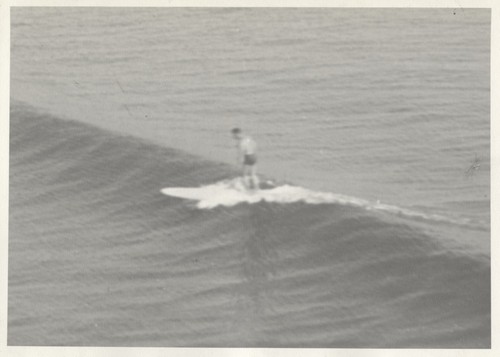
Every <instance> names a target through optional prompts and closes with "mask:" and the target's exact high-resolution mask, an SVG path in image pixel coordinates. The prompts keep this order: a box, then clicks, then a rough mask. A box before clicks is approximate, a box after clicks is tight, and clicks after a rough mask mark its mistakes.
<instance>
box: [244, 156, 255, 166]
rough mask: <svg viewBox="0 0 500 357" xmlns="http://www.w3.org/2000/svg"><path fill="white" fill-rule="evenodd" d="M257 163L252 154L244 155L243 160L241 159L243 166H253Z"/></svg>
mask: <svg viewBox="0 0 500 357" xmlns="http://www.w3.org/2000/svg"><path fill="white" fill-rule="evenodd" d="M256 162H257V156H255V155H254V154H249V155H248V154H247V155H245V157H244V159H243V165H250V166H252V165H255V163H256Z"/></svg>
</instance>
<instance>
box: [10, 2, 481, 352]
mask: <svg viewBox="0 0 500 357" xmlns="http://www.w3.org/2000/svg"><path fill="white" fill-rule="evenodd" d="M11 21H12V26H11V36H12V38H11V98H12V100H11V118H10V126H11V133H10V208H9V209H10V211H9V215H10V218H9V316H8V344H9V345H75V346H172V347H174V346H210V347H336V348H341V347H408V348H411V347H437V348H443V347H459V348H460V347H468V348H471V347H478V348H487V347H489V346H490V343H491V338H490V334H491V306H490V305H491V297H490V292H491V287H490V223H489V222H490V164H489V162H490V117H489V116H490V113H489V106H490V89H489V82H490V79H489V75H490V68H489V60H490V47H489V41H490V11H489V10H475V9H464V10H453V9H312V8H311V9H270V8H260V9H249V8H241V9H227V8H220V9H209V8H161V9H158V8H14V9H12V12H11ZM234 126H241V127H242V128H243V129H244V130H245V131H248V132H250V133H251V134H252V136H253V137H254V138H255V139H256V140H257V142H258V144H259V171H260V172H261V174H262V175H263V176H264V177H267V178H271V179H274V180H277V181H278V182H287V183H288V185H291V186H292V187H294V188H296V189H297V190H302V191H300V192H306V194H305V195H306V196H305V198H304V199H297V200H294V202H289V203H284V202H269V201H261V202H242V203H240V204H235V205H229V206H228V205H223V204H221V205H217V204H216V205H212V206H210V207H205V208H203V209H200V207H198V206H197V205H196V204H195V203H194V202H191V201H184V200H180V199H177V198H172V197H167V196H164V195H161V193H160V190H161V189H162V188H164V187H176V186H180V187H190V186H191V187H198V186H207V185H213V184H217V183H218V182H221V181H224V180H228V179H231V178H234V177H236V176H237V175H238V174H239V171H238V168H237V167H236V166H235V165H234V164H235V163H234V159H235V149H234V143H233V142H232V140H231V138H230V136H229V130H230V129H231V128H232V127H234ZM311 195H312V196H311ZM301 197H302V196H301ZM311 197H316V198H317V197H320V198H321V199H319V200H318V199H316V201H314V202H312V201H311V200H308V199H306V198H311Z"/></svg>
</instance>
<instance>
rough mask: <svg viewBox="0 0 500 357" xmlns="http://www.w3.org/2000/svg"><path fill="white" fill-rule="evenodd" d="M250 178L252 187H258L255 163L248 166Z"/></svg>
mask: <svg viewBox="0 0 500 357" xmlns="http://www.w3.org/2000/svg"><path fill="white" fill-rule="evenodd" d="M250 178H251V181H252V183H253V185H252V186H253V188H259V177H258V176H257V165H252V166H250Z"/></svg>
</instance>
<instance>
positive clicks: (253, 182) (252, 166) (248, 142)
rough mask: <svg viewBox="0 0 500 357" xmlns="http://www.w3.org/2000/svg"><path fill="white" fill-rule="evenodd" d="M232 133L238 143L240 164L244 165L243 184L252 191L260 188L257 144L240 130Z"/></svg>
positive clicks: (234, 130)
mask: <svg viewBox="0 0 500 357" xmlns="http://www.w3.org/2000/svg"><path fill="white" fill-rule="evenodd" d="M231 133H232V134H233V138H234V139H235V140H237V142H238V144H237V148H238V164H240V163H241V164H242V165H243V184H244V185H245V186H246V187H247V188H250V189H255V188H258V187H259V178H258V177H257V167H256V164H257V155H256V154H257V143H256V142H255V141H254V140H253V139H252V138H251V137H250V136H248V135H244V134H243V132H242V131H241V129H240V128H234V129H233V130H231Z"/></svg>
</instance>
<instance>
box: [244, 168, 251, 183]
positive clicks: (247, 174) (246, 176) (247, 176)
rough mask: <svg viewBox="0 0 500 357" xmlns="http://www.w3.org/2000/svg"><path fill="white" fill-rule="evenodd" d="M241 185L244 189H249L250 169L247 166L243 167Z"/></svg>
mask: <svg viewBox="0 0 500 357" xmlns="http://www.w3.org/2000/svg"><path fill="white" fill-rule="evenodd" d="M242 179H243V185H244V186H245V188H251V182H250V167H249V166H248V165H243V177H242Z"/></svg>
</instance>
